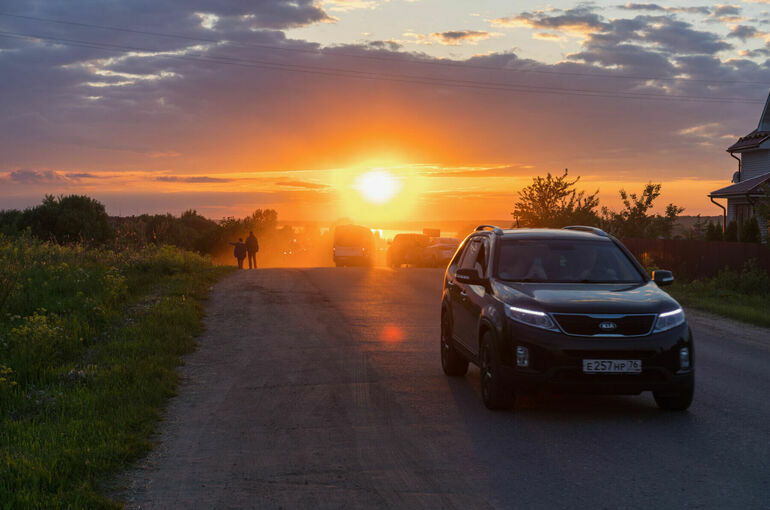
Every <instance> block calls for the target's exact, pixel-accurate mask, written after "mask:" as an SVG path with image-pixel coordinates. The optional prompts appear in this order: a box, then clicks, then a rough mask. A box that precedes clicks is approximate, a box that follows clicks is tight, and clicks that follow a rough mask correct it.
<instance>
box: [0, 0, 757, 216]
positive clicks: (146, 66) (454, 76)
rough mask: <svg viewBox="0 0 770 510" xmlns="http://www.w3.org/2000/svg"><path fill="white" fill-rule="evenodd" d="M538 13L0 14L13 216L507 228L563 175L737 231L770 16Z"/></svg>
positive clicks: (637, 7)
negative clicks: (735, 186)
mask: <svg viewBox="0 0 770 510" xmlns="http://www.w3.org/2000/svg"><path fill="white" fill-rule="evenodd" d="M542 5H543V4H541V3H539V2H520V1H516V2H514V1H504V0H475V1H472V2H471V1H467V0H323V1H312V0H293V1H282V0H260V1H253V2H246V1H240V2H239V1H233V0H216V1H214V0H211V1H208V0H169V1H160V0H159V1H147V0H143V1H124V2H118V1H113V2H103V1H100V0H72V1H67V2H62V1H59V0H34V1H27V2H24V1H18V0H13V1H10V0H0V190H2V191H0V209H4V208H23V207H27V206H30V205H34V204H36V203H39V202H40V200H41V199H42V197H43V195H44V194H46V193H51V194H69V193H82V194H88V195H90V196H93V197H95V198H97V199H99V200H100V201H102V202H103V203H104V204H105V205H106V206H107V209H108V212H110V213H111V214H121V215H130V214H138V213H143V212H173V213H179V212H181V211H184V210H186V209H191V208H193V209H197V210H198V211H199V212H200V213H202V214H204V215H206V216H209V217H213V218H220V217H223V216H227V215H244V214H247V213H249V212H251V211H252V210H254V209H255V208H265V207H272V208H275V209H277V210H278V212H279V217H280V218H282V219H284V220H305V219H317V220H324V221H327V220H328V221H332V220H335V219H337V218H340V217H349V218H352V219H355V220H357V221H361V222H382V221H385V220H407V219H426V220H439V219H447V220H459V219H477V218H509V217H510V211H511V210H512V208H513V202H514V200H515V197H516V191H518V190H519V189H521V187H522V186H524V185H526V184H528V183H529V182H530V181H531V178H532V176H534V175H544V174H545V173H546V172H552V173H560V172H561V171H563V169H564V168H569V171H570V174H571V175H575V176H578V175H579V176H581V184H580V188H582V189H586V190H587V191H590V192H593V191H594V190H596V189H599V190H600V196H601V199H602V204H603V205H608V206H610V207H611V208H612V207H618V205H619V203H618V202H619V201H618V198H617V192H618V189H620V188H621V187H625V188H626V189H627V190H629V191H637V190H640V189H641V187H642V186H643V184H644V183H646V182H648V181H653V182H662V183H663V197H662V200H661V204H660V205H661V206H663V205H664V202H665V203H668V202H675V203H677V204H678V205H681V206H684V207H685V208H686V211H685V214H698V213H700V214H706V215H717V214H720V213H721V210H719V209H718V208H716V207H715V206H714V205H713V204H711V203H710V202H709V200H708V198H706V195H707V193H708V192H709V191H712V190H715V189H717V188H720V187H723V186H726V185H727V184H729V179H730V176H731V175H732V173H733V172H734V171H735V170H736V162H735V161H734V160H733V159H731V158H730V157H729V155H728V154H727V153H726V152H725V148H726V147H727V146H729V145H730V144H731V143H732V142H734V141H735V140H736V139H737V138H738V137H739V136H742V135H745V134H747V133H748V132H749V131H751V130H752V129H754V128H755V127H756V124H757V120H758V118H759V116H760V114H761V111H762V107H763V105H764V102H765V99H766V98H767V94H768V89H769V88H770V0H751V1H744V2H736V3H734V4H725V5H717V4H711V3H710V2H702V1H679V2H676V3H664V2H659V3H628V4H624V5H621V4H620V3H619V2H607V1H600V2H587V3H575V2H563V1H554V2H551V3H550V4H548V6H547V7H545V8H543V7H542ZM370 172H374V173H373V174H372V173H370ZM367 175H368V177H367ZM383 176H384V177H383ZM367 189H368V190H370V191H371V190H372V189H379V190H380V192H383V191H382V190H383V189H386V190H387V191H388V197H387V199H385V200H382V196H384V195H382V194H380V195H377V196H375V197H374V199H372V198H373V197H372V196H371V194H370V195H367V192H366V190H367ZM375 195H376V194H375ZM378 197H379V198H378Z"/></svg>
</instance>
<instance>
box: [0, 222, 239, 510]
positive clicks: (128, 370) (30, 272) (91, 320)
mask: <svg viewBox="0 0 770 510" xmlns="http://www.w3.org/2000/svg"><path fill="white" fill-rule="evenodd" d="M228 270H229V269H227V268H218V267H214V266H212V265H211V263H210V261H209V260H207V259H205V258H203V257H200V256H198V255H194V254H191V253H185V252H180V251H178V250H176V249H174V248H171V247H164V248H160V249H148V250H144V251H141V252H124V253H114V252H109V251H104V250H87V249H85V248H82V247H77V246H76V247H61V246H56V245H51V244H48V243H42V242H39V241H36V240H34V239H31V238H20V239H15V240H10V239H6V238H2V237H0V508H3V509H10V508H13V509H17V508H119V507H120V504H119V503H117V502H115V501H112V500H111V499H109V498H108V497H107V496H105V494H104V490H103V487H104V486H103V484H104V483H105V482H106V481H107V480H109V478H110V477H111V476H114V475H115V474H116V473H118V472H119V471H121V470H123V469H125V468H126V467H128V466H129V465H130V463H132V462H134V461H136V460H137V459H139V458H140V457H141V456H142V455H144V454H145V453H146V452H147V451H148V450H149V449H150V446H151V444H150V437H151V434H152V433H153V430H154V429H155V426H156V425H157V422H158V419H159V413H160V411H161V409H162V408H163V407H164V405H165V403H166V401H167V400H168V398H169V397H170V396H171V395H173V392H174V388H175V386H176V384H177V382H178V376H177V374H176V371H175V368H176V367H177V366H178V365H179V364H180V362H181V360H180V356H181V355H183V354H185V353H188V352H190V351H192V350H193V349H194V346H195V344H194V340H193V337H194V336H195V335H196V334H198V333H199V332H200V330H201V317H202V313H203V308H202V301H203V300H204V299H205V297H206V294H207V292H208V289H209V288H210V286H211V285H212V284H213V283H214V282H215V281H216V280H217V279H218V278H219V277H220V276H221V275H222V274H224V273H225V272H227V271H228Z"/></svg>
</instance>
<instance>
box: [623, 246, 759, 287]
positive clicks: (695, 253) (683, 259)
mask: <svg viewBox="0 0 770 510" xmlns="http://www.w3.org/2000/svg"><path fill="white" fill-rule="evenodd" d="M623 244H625V245H626V247H627V248H628V249H629V250H630V251H631V253H633V254H634V256H635V257H636V258H637V259H638V260H639V262H641V263H642V265H645V266H650V265H653V266H656V267H659V268H660V269H669V270H671V271H673V272H674V276H675V277H678V278H682V279H693V278H707V277H710V276H714V275H716V274H717V273H718V272H719V271H720V270H721V269H724V268H730V269H733V270H737V271H740V270H741V269H743V267H744V265H745V264H746V262H747V261H748V260H752V259H753V260H754V261H755V262H756V266H757V267H758V268H761V269H764V270H765V271H767V272H768V273H770V248H768V247H767V246H766V245H761V244H756V243H731V242H724V241H687V240H680V239H633V238H632V239H623Z"/></svg>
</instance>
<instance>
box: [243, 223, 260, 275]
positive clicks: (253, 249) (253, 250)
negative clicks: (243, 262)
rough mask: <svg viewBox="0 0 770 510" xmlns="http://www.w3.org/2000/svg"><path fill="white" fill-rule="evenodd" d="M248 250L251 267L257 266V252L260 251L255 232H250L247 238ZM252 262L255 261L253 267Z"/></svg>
mask: <svg viewBox="0 0 770 510" xmlns="http://www.w3.org/2000/svg"><path fill="white" fill-rule="evenodd" d="M246 251H247V252H248V253H249V269H256V268H257V252H258V251H259V242H258V241H257V237H256V236H255V235H254V232H249V237H247V238H246ZM252 262H253V263H254V265H253V267H252Z"/></svg>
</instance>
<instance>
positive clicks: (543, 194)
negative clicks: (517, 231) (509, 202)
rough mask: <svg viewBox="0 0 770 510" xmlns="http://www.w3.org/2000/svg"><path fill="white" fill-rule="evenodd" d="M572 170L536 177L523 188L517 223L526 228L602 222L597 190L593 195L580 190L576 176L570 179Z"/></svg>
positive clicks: (516, 206) (515, 215)
mask: <svg viewBox="0 0 770 510" xmlns="http://www.w3.org/2000/svg"><path fill="white" fill-rule="evenodd" d="M567 176H568V170H567V169H565V170H564V174H563V175H561V176H552V175H551V174H550V172H549V173H548V175H546V176H545V177H540V176H538V177H535V178H533V179H532V184H530V185H529V186H527V187H525V188H524V189H522V190H521V191H519V200H518V201H517V202H516V203H515V204H514V211H513V213H512V216H513V217H514V219H515V220H516V221H515V222H514V226H522V227H550V228H557V227H564V226H567V225H598V224H599V215H598V213H597V212H596V208H597V207H598V206H599V199H598V198H597V195H598V194H599V190H596V192H595V193H593V194H592V195H587V196H586V194H585V192H584V191H577V190H576V189H575V184H577V182H578V181H579V180H580V177H576V178H575V179H573V180H570V179H568V177H567Z"/></svg>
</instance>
